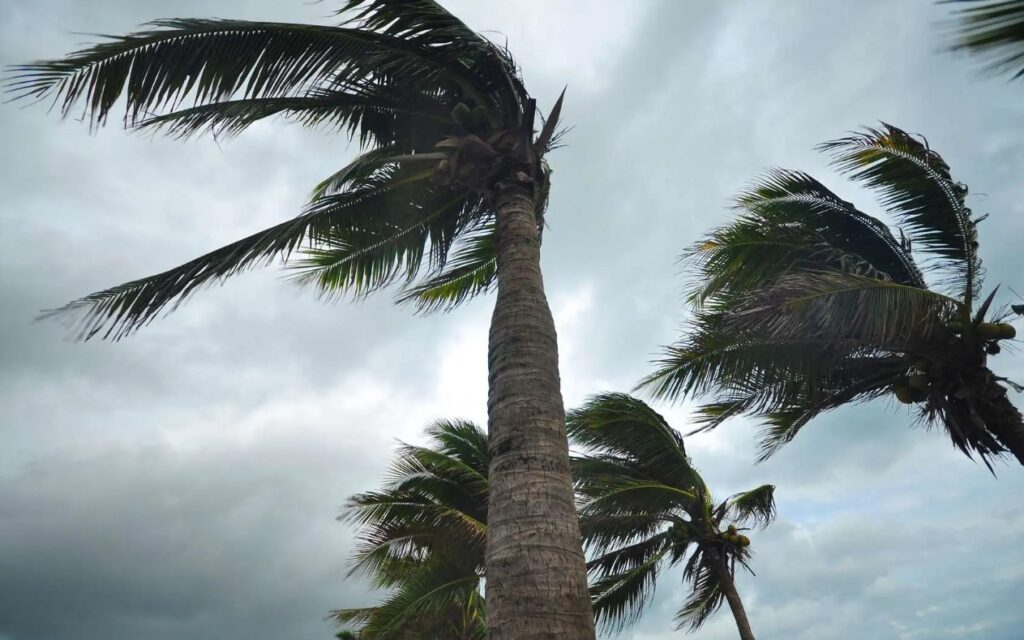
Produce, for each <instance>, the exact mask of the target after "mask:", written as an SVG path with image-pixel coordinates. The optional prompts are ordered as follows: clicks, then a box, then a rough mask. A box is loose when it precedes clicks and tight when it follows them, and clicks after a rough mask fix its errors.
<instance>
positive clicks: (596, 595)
mask: <svg viewBox="0 0 1024 640" xmlns="http://www.w3.org/2000/svg"><path fill="white" fill-rule="evenodd" d="M670 551H671V546H670V545H669V544H667V543H666V541H665V540H664V534H662V536H660V537H655V538H651V539H650V540H647V541H644V542H642V543H638V544H637V545H634V547H626V548H624V549H620V550H618V551H615V552H611V553H609V554H606V555H605V556H602V557H600V558H597V559H596V560H593V561H591V562H590V563H588V568H590V569H591V571H592V572H593V573H594V575H595V577H594V578H593V581H592V583H591V586H590V593H591V597H592V602H593V607H594V621H595V622H596V623H597V624H598V625H601V626H602V627H604V628H605V629H609V630H616V631H618V630H621V629H623V628H625V627H627V626H629V625H631V624H633V623H635V622H636V621H637V620H639V619H640V616H641V614H642V613H643V611H644V609H645V608H646V607H647V605H649V604H650V603H651V600H652V599H653V598H654V594H655V587H656V586H657V580H658V573H659V571H658V569H659V566H660V564H661V562H662V561H663V560H664V558H665V556H666V555H667V554H668V553H669V552H670ZM627 558H628V559H627ZM613 567H614V568H613Z"/></svg>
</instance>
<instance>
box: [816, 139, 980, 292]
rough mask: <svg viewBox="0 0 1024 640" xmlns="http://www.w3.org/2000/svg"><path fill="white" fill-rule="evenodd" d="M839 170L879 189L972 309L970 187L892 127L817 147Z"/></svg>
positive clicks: (974, 239)
mask: <svg viewBox="0 0 1024 640" xmlns="http://www.w3.org/2000/svg"><path fill="white" fill-rule="evenodd" d="M818 148H819V149H821V150H822V151H824V152H826V153H828V154H830V155H831V156H832V159H833V164H834V165H835V166H836V167H838V168H839V170H840V171H842V172H844V173H847V174H849V175H850V177H852V178H853V179H855V180H858V181H861V182H863V183H864V184H865V185H866V186H868V187H869V188H871V189H874V190H876V191H877V192H878V193H879V194H880V197H881V201H882V203H883V204H884V205H885V206H886V208H887V209H888V210H889V211H890V212H891V213H892V214H893V215H895V216H896V217H897V218H898V219H899V220H900V221H901V222H902V224H903V225H904V227H905V229H906V231H907V234H908V236H909V237H910V239H911V240H912V241H913V242H914V244H915V246H917V247H919V248H921V249H922V250H923V251H925V252H928V253H930V254H932V255H933V256H935V258H936V260H937V263H936V264H937V266H938V267H939V268H941V269H943V270H944V271H945V272H947V273H948V274H949V276H948V277H949V278H950V281H949V284H950V285H951V286H952V288H953V291H954V293H955V295H958V296H959V295H962V296H964V301H965V303H966V304H967V306H968V308H970V306H971V301H972V299H973V298H974V297H975V294H976V292H977V291H978V289H979V288H980V287H981V260H980V258H979V257H978V251H977V249H978V233H977V228H976V226H975V222H974V220H973V219H972V218H971V210H970V209H968V208H967V206H966V205H965V204H964V196H965V195H966V193H967V189H966V187H964V186H963V185H962V184H960V183H957V182H954V180H953V178H952V177H951V176H950V173H949V165H947V164H946V162H945V161H944V160H943V159H942V157H941V156H940V155H939V154H938V153H936V152H935V151H932V150H931V149H930V148H929V147H928V145H927V143H925V142H922V141H921V140H918V139H917V138H915V137H914V136H912V135H910V134H908V133H906V132H905V131H902V130H901V129H898V128H896V127H894V126H892V125H889V124H885V123H883V124H882V128H881V129H875V128H870V127H868V128H865V129H864V131H862V132H858V133H854V134H852V135H850V136H847V137H845V138H840V139H838V140H834V141H832V142H826V143H824V144H822V145H819V147H818Z"/></svg>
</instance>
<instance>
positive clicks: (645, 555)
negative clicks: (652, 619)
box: [568, 393, 775, 640]
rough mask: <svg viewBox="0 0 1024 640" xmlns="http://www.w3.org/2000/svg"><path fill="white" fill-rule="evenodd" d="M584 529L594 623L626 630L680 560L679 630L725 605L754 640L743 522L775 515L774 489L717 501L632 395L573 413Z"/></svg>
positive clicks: (597, 401)
mask: <svg viewBox="0 0 1024 640" xmlns="http://www.w3.org/2000/svg"><path fill="white" fill-rule="evenodd" d="M568 427H569V437H570V439H571V441H572V442H573V444H575V445H578V446H579V447H581V448H583V449H585V450H586V451H587V454H586V455H584V456H582V457H579V458H575V459H574V460H573V463H574V472H575V477H576V489H577V492H578V494H579V499H580V526H581V527H582V530H583V536H584V541H585V543H586V545H587V548H588V550H589V551H591V552H592V553H593V554H594V556H595V557H594V559H593V560H591V561H590V564H589V569H590V573H591V577H592V579H593V582H592V585H591V594H592V596H593V598H594V613H595V615H596V616H597V621H598V622H599V623H603V624H604V625H605V626H610V627H617V628H621V627H622V626H624V625H626V624H629V623H632V622H634V621H636V620H637V619H638V618H639V616H640V614H641V613H642V611H643V609H644V607H645V606H646V605H647V604H649V603H650V601H651V598H652V597H653V596H654V589H655V586H656V584H657V581H658V577H659V574H660V572H661V571H662V570H663V569H664V568H666V567H670V566H674V565H678V564H680V563H683V562H684V560H685V565H684V568H683V578H684V579H685V580H686V581H688V582H689V583H690V588H691V594H690V597H689V598H688V599H687V601H686V602H685V603H684V604H683V606H682V607H681V608H680V610H679V613H678V615H677V618H676V620H677V622H678V624H679V626H680V627H688V628H689V629H690V630H696V629H698V628H699V627H700V626H701V625H703V624H704V622H706V621H707V620H708V618H709V617H710V616H711V614H713V613H714V612H715V611H716V610H718V608H719V607H721V606H722V602H723V601H725V602H728V603H729V607H730V609H731V610H732V613H733V616H734V617H735V618H736V626H737V627H738V628H739V632H740V637H741V638H743V640H753V638H754V635H753V632H752V631H751V630H750V622H749V621H748V620H747V614H746V612H745V611H744V609H743V603H742V601H741V600H740V596H739V593H737V591H736V585H735V583H734V580H733V578H734V575H735V572H736V565H737V564H740V565H743V566H744V567H747V568H748V569H749V566H748V564H747V563H748V561H749V560H750V549H749V545H750V539H749V538H748V537H747V536H746V535H743V534H742V533H741V532H742V531H744V530H745V528H744V526H743V525H756V526H767V525H768V524H769V523H771V521H772V520H773V519H774V517H775V501H774V492H775V487H773V486H772V485H764V486H761V487H758V488H756V489H754V490H752V491H747V492H745V493H740V494H737V495H734V496H732V497H730V498H728V499H726V500H723V501H721V502H717V503H716V502H715V501H714V499H713V498H712V495H711V491H710V489H708V487H707V485H706V484H705V483H704V480H703V479H702V478H701V477H700V474H699V473H697V471H696V469H694V467H693V465H692V463H691V462H690V458H689V456H687V455H686V449H685V447H684V446H683V438H682V436H680V435H679V433H678V432H677V431H676V430H675V429H673V428H672V427H670V426H669V425H668V423H667V422H665V419H664V418H663V417H661V416H660V415H659V414H658V413H656V412H655V411H654V410H652V409H651V408H650V407H649V406H647V405H646V404H644V403H643V402H641V401H640V400H637V399H636V398H632V397H630V396H628V395H626V394H620V393H608V394H602V395H599V396H596V397H594V398H591V399H590V400H589V401H588V402H587V403H586V404H585V405H584V406H583V407H582V408H580V409H576V410H575V411H571V412H570V413H569V415H568Z"/></svg>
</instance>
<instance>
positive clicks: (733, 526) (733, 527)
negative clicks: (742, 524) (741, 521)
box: [729, 524, 736, 533]
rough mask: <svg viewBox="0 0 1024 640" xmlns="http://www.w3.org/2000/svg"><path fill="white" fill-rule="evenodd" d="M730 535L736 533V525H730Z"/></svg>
mask: <svg viewBox="0 0 1024 640" xmlns="http://www.w3.org/2000/svg"><path fill="white" fill-rule="evenodd" d="M729 533H736V525H734V524H730V525H729Z"/></svg>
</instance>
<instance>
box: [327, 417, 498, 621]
mask: <svg viewBox="0 0 1024 640" xmlns="http://www.w3.org/2000/svg"><path fill="white" fill-rule="evenodd" d="M426 434H427V437H428V440H429V442H428V444H427V446H423V447H415V446H408V445H406V446H403V447H402V448H401V449H400V450H399V452H398V455H397V457H396V458H395V461H394V462H393V463H392V465H391V470H390V474H389V476H390V477H389V480H388V482H387V484H386V486H385V487H384V489H383V490H381V491H373V492H368V493H361V494H359V495H355V496H353V497H352V498H350V499H349V501H348V503H347V504H346V505H345V508H344V511H343V515H342V518H343V519H345V520H348V521H350V522H354V523H356V524H357V525H359V528H360V531H359V545H358V547H357V548H356V553H355V558H354V564H353V567H352V569H351V571H350V572H349V575H353V574H357V573H363V574H366V575H368V576H369V577H370V578H371V579H372V582H373V584H374V586H376V587H378V588H382V589H387V590H389V591H390V592H391V593H390V595H389V596H388V597H387V599H386V600H385V601H384V602H383V603H382V604H380V605H378V606H376V607H365V608H359V609H341V610H339V611H336V612H334V616H335V618H336V619H337V620H338V621H339V622H342V623H349V624H356V625H357V626H358V627H359V629H360V630H359V637H360V638H363V639H366V640H370V639H374V640H390V639H394V640H479V639H482V638H484V637H486V632H487V629H486V626H485V617H484V611H483V598H482V597H481V594H480V590H481V587H482V586H483V585H482V579H483V571H484V555H485V548H486V534H487V495H488V482H487V473H488V465H489V464H490V454H489V453H488V448H487V434H486V433H485V432H484V431H483V430H482V429H480V428H479V427H477V426H476V425H475V424H473V423H471V422H465V421H439V422H435V423H434V424H432V425H430V426H429V427H428V428H427V431H426Z"/></svg>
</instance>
